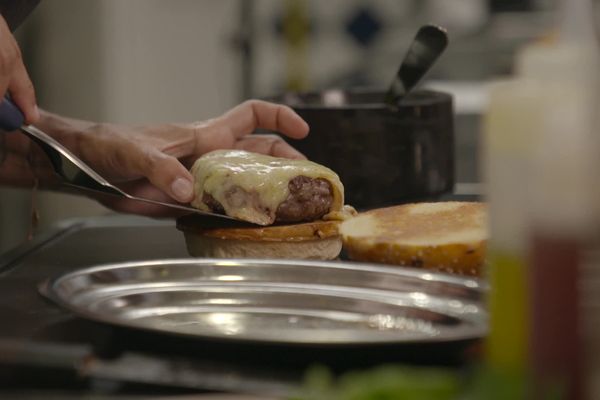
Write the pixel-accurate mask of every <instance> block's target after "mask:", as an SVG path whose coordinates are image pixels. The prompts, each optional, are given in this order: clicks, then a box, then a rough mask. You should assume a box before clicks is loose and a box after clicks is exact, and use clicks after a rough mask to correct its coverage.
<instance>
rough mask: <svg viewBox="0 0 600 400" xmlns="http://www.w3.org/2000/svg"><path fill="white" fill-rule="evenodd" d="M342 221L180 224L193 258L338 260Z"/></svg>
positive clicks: (197, 220) (191, 219) (189, 220)
mask: <svg viewBox="0 0 600 400" xmlns="http://www.w3.org/2000/svg"><path fill="white" fill-rule="evenodd" d="M339 224H340V221H324V220H318V221H312V222H306V223H300V224H290V225H271V226H266V227H262V226H256V225H248V224H247V225H241V224H240V223H239V222H228V221H223V222H218V223H213V222H210V223H209V222H207V221H206V219H203V218H202V217H198V216H185V217H182V218H179V219H178V220H177V228H178V229H179V230H181V231H183V233H184V234H185V239H186V244H187V248H188V252H189V253H190V255H192V256H195V257H218V258H290V259H292V258H293V259H323V260H331V259H334V258H336V257H337V256H338V255H339V253H340V251H341V249H342V239H341V236H340V234H339V230H338V227H339Z"/></svg>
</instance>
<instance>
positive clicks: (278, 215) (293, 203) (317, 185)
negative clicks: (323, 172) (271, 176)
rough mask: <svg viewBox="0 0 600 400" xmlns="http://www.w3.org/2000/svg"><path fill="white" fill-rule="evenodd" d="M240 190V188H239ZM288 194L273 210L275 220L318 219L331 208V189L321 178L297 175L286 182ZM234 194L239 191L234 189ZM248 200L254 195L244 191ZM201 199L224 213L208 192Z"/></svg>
mask: <svg viewBox="0 0 600 400" xmlns="http://www.w3.org/2000/svg"><path fill="white" fill-rule="evenodd" d="M239 189H240V190H241V188H239ZM288 189H289V191H290V194H289V195H288V197H287V199H286V200H285V201H284V202H283V203H281V204H280V205H279V207H278V208H277V210H276V211H275V221H277V222H302V221H314V220H316V219H320V218H321V217H323V216H324V215H325V214H327V213H328V212H329V210H330V209H331V204H332V203H333V189H332V187H331V184H330V183H329V182H328V181H327V180H325V179H321V178H317V179H313V178H309V177H307V176H302V175H300V176H297V177H295V178H294V179H292V180H291V181H290V182H289V184H288ZM235 192H236V195H239V191H238V190H236V191H235ZM246 195H247V200H248V201H254V200H255V199H256V196H252V195H251V194H250V193H246ZM202 201H203V202H204V204H206V205H207V206H208V207H209V208H210V209H211V210H212V212H215V213H220V214H224V213H225V210H224V209H223V206H222V205H221V204H220V203H219V202H218V201H217V200H216V199H215V198H214V197H213V196H212V195H210V194H208V193H206V192H205V193H203V195H202Z"/></svg>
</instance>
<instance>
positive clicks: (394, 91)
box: [385, 25, 448, 107]
mask: <svg viewBox="0 0 600 400" xmlns="http://www.w3.org/2000/svg"><path fill="white" fill-rule="evenodd" d="M446 46H448V36H447V34H446V31H445V30H444V29H443V28H441V27H439V26H435V25H425V26H423V27H421V28H420V29H419V31H418V32H417V34H416V35H415V38H414V40H413V42H412V43H411V45H410V47H409V49H408V52H407V53H406V56H405V57H404V60H403V61H402V64H401V65H400V68H399V69H398V72H397V73H396V76H395V78H394V81H393V82H392V85H391V86H390V88H389V90H388V91H387V93H386V95H385V102H386V103H387V104H389V105H390V106H393V107H396V106H397V105H398V104H399V103H400V101H402V99H403V98H404V97H405V96H406V95H407V94H408V93H409V92H410V91H411V90H412V89H413V88H414V87H415V86H416V84H417V83H418V82H419V81H420V80H421V78H423V76H424V75H425V74H426V73H427V71H429V69H430V68H431V66H432V65H433V64H434V63H435V61H436V60H437V59H438V58H439V56H440V55H441V54H442V53H443V51H444V49H446Z"/></svg>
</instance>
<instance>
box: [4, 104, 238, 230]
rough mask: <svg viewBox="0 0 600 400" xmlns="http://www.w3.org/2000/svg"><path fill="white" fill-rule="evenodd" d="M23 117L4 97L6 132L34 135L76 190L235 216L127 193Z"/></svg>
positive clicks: (60, 174)
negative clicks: (26, 122) (26, 121)
mask: <svg viewBox="0 0 600 400" xmlns="http://www.w3.org/2000/svg"><path fill="white" fill-rule="evenodd" d="M24 121H25V117H24V115H23V113H22V112H21V110H19V108H18V107H17V106H16V105H15V104H14V103H13V102H12V101H11V100H10V99H8V98H6V97H5V98H4V100H3V101H2V103H0V129H2V130H4V131H6V132H10V131H15V130H18V129H20V130H21V131H22V132H23V133H25V134H26V135H27V136H29V137H30V138H31V139H33V141H34V142H36V143H37V144H38V145H39V146H40V147H41V148H42V150H43V151H44V152H45V153H46V155H47V156H48V158H49V159H50V162H51V164H52V167H53V169H54V172H55V175H56V177H57V178H58V180H59V183H60V184H61V185H63V186H66V187H69V188H70V189H75V190H76V191H82V192H96V193H105V194H110V195H114V196H120V197H126V198H128V199H130V200H135V201H141V202H144V203H151V204H157V205H161V206H164V207H169V208H175V209H178V210H183V211H187V212H190V213H197V214H202V215H208V216H211V217H218V218H226V219H234V218H232V217H229V216H226V215H222V214H214V213H209V212H205V211H201V210H198V209H196V208H192V207H188V206H185V205H180V204H171V203H165V202H162V201H156V200H151V199H144V198H141V197H136V196H132V195H130V194H127V193H125V192H124V191H123V190H121V189H119V188H118V187H116V186H114V185H113V184H111V183H110V182H108V181H107V180H106V179H104V178H103V177H102V176H100V174H98V173H97V172H96V171H94V170H93V169H92V168H91V167H90V166H89V165H87V164H86V163H85V162H83V161H82V160H80V159H79V158H78V157H77V156H75V155H74V154H73V153H71V151H69V150H68V149H67V148H66V147H64V146H63V145H62V144H60V143H59V142H57V141H56V140H54V139H53V138H52V137H50V136H49V135H47V134H46V133H44V132H42V131H41V130H39V129H38V128H36V127H35V126H33V125H24ZM0 134H2V133H0Z"/></svg>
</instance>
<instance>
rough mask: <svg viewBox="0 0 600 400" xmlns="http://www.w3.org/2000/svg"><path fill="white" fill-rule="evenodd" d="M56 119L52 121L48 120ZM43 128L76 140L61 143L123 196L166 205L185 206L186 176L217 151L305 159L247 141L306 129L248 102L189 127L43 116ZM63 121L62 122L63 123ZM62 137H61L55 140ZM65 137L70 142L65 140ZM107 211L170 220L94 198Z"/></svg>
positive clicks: (293, 117) (189, 187)
mask: <svg viewBox="0 0 600 400" xmlns="http://www.w3.org/2000/svg"><path fill="white" fill-rule="evenodd" d="M53 118H54V119H59V120H54V121H52V119H53ZM42 119H43V125H48V129H49V130H50V129H52V128H54V130H55V131H59V132H62V133H63V135H64V134H65V133H66V132H68V131H69V130H73V129H75V131H77V132H78V133H77V134H75V135H68V134H66V135H64V140H62V139H61V138H60V137H59V138H58V139H59V140H61V141H62V142H63V143H64V144H65V145H67V147H70V148H71V150H72V151H74V152H75V153H76V154H77V155H78V156H79V157H80V158H81V159H83V160H84V161H85V162H86V163H87V164H89V165H90V166H91V167H92V168H94V169H95V170H96V171H97V172H98V173H100V175H102V176H103V177H105V178H106V179H108V180H109V181H111V182H114V183H116V184H117V185H118V186H119V187H121V188H122V189H123V190H124V191H125V192H127V193H129V194H131V195H134V196H138V197H143V198H148V199H153V200H158V201H164V202H176V201H177V202H180V203H189V202H190V201H191V200H192V199H193V197H194V194H193V177H192V175H191V174H190V172H189V171H188V169H189V168H190V167H191V165H192V164H193V162H194V161H195V160H196V159H197V158H198V157H200V156H201V155H202V154H204V153H207V152H209V151H212V150H216V149H241V150H247V151H253V152H257V153H263V154H269V155H273V156H277V157H287V158H304V156H303V155H302V154H301V153H299V152H298V151H296V150H295V149H293V148H292V147H291V146H290V145H288V144H287V143H286V142H285V141H284V140H283V139H281V138H280V137H279V136H277V135H257V134H254V135H250V134H251V133H252V132H253V131H254V130H255V129H257V128H262V129H267V130H272V131H278V132H281V133H283V134H285V135H287V136H289V137H292V138H296V139H300V138H303V137H305V136H306V135H307V134H308V125H307V124H306V122H304V121H303V120H302V119H301V118H300V117H299V116H298V115H297V114H296V113H295V112H294V111H292V110H291V109H290V108H289V107H286V106H282V105H277V104H272V103H268V102H264V101H258V100H250V101H246V102H244V103H242V104H240V105H238V106H237V107H235V108H233V109H231V110H230V111H228V112H227V113H225V114H223V115H222V116H220V117H217V118H214V119H211V120H208V121H205V122H197V123H193V124H168V125H149V126H124V125H111V124H95V125H93V124H87V125H85V126H84V125H82V124H85V123H82V122H81V121H73V120H70V121H68V122H67V124H65V123H64V121H65V120H64V119H61V118H60V117H56V116H52V115H50V114H45V115H44V117H43V118H42ZM61 121H62V122H61ZM58 135H59V136H60V133H59V134H58ZM69 136H72V138H71V139H69ZM98 199H99V200H100V201H101V202H102V203H104V204H106V205H108V206H109V207H111V208H113V209H115V210H117V211H121V212H129V213H136V214H144V215H150V216H157V217H161V216H174V215H177V213H173V211H172V210H169V209H167V208H166V207H161V206H156V205H153V204H147V203H140V202H134V201H131V200H128V199H124V198H115V197H109V196H102V197H100V198H98Z"/></svg>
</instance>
